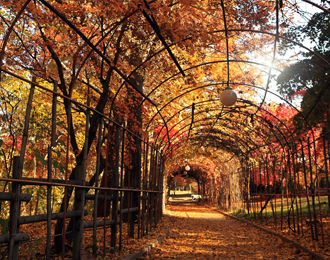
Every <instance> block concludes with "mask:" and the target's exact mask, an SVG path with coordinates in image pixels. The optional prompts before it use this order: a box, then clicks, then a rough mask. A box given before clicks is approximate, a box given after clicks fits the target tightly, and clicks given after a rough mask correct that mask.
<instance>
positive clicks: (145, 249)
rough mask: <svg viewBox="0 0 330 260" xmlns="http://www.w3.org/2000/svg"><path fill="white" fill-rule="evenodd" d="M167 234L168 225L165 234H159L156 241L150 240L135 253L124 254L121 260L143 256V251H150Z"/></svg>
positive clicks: (131, 259) (132, 259)
mask: <svg viewBox="0 0 330 260" xmlns="http://www.w3.org/2000/svg"><path fill="white" fill-rule="evenodd" d="M169 235H170V229H169V227H168V228H167V230H166V234H165V235H164V236H160V237H159V238H158V239H157V240H156V241H154V242H151V243H150V244H148V245H147V246H145V248H143V249H142V250H141V251H140V252H136V253H132V254H129V255H127V256H124V257H123V258H122V260H135V259H136V258H139V257H141V256H143V255H144V254H145V253H147V252H150V251H151V250H152V249H153V248H154V247H156V246H157V245H159V244H161V243H163V242H164V240H165V239H166V238H168V237H169Z"/></svg>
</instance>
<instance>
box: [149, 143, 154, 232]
mask: <svg viewBox="0 0 330 260" xmlns="http://www.w3.org/2000/svg"><path fill="white" fill-rule="evenodd" d="M150 161H151V162H150V172H149V190H153V184H152V181H153V171H154V145H152V147H151V160H150ZM148 204H149V205H148V206H149V225H150V230H151V227H152V217H153V213H152V212H153V194H152V193H151V192H149V203H148Z"/></svg>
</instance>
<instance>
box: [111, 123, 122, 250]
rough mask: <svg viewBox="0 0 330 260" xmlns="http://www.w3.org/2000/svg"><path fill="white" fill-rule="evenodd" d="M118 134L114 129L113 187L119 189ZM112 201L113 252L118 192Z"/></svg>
mask: <svg viewBox="0 0 330 260" xmlns="http://www.w3.org/2000/svg"><path fill="white" fill-rule="evenodd" d="M119 134H120V126H118V125H117V127H116V134H115V155H116V161H115V172H114V176H115V178H114V187H116V188H119ZM113 194H114V200H113V201H112V220H113V225H112V226H111V242H110V243H111V244H110V247H112V248H113V249H114V250H116V244H117V220H118V191H114V193H113Z"/></svg>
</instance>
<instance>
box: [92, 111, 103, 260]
mask: <svg viewBox="0 0 330 260" xmlns="http://www.w3.org/2000/svg"><path fill="white" fill-rule="evenodd" d="M102 125H103V120H102V117H101V118H100V121H99V133H98V138H97V150H96V154H97V159H96V174H95V187H98V185H99V184H98V183H99V176H100V163H101V144H102ZM98 199H99V192H98V190H97V189H96V190H95V197H94V212H93V255H94V256H96V254H97V241H96V236H97V233H96V222H97V206H98V201H99V200H98Z"/></svg>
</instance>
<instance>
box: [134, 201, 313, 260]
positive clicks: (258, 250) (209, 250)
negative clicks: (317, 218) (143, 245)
mask: <svg viewBox="0 0 330 260" xmlns="http://www.w3.org/2000/svg"><path fill="white" fill-rule="evenodd" d="M165 214H166V215H168V216H169V218H170V227H169V228H170V237H169V238H168V239H166V240H165V241H164V242H163V244H161V245H158V246H157V247H156V248H155V249H153V250H152V251H151V252H149V253H148V254H146V255H144V256H143V257H141V258H139V259H141V260H142V259H309V255H306V254H303V253H301V252H300V250H297V249H296V248H295V247H293V246H292V245H291V244H288V243H284V242H283V241H282V240H281V239H280V238H277V237H274V236H272V235H270V234H267V233H264V232H262V231H260V230H258V229H256V228H254V227H252V226H249V225H248V224H244V223H241V222H238V221H235V220H233V219H231V218H228V217H226V216H224V215H222V214H220V213H218V212H216V211H214V210H212V209H209V208H206V207H203V206H200V205H187V204H186V205H169V206H167V210H166V212H165ZM311 259H312V258H311Z"/></svg>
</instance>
